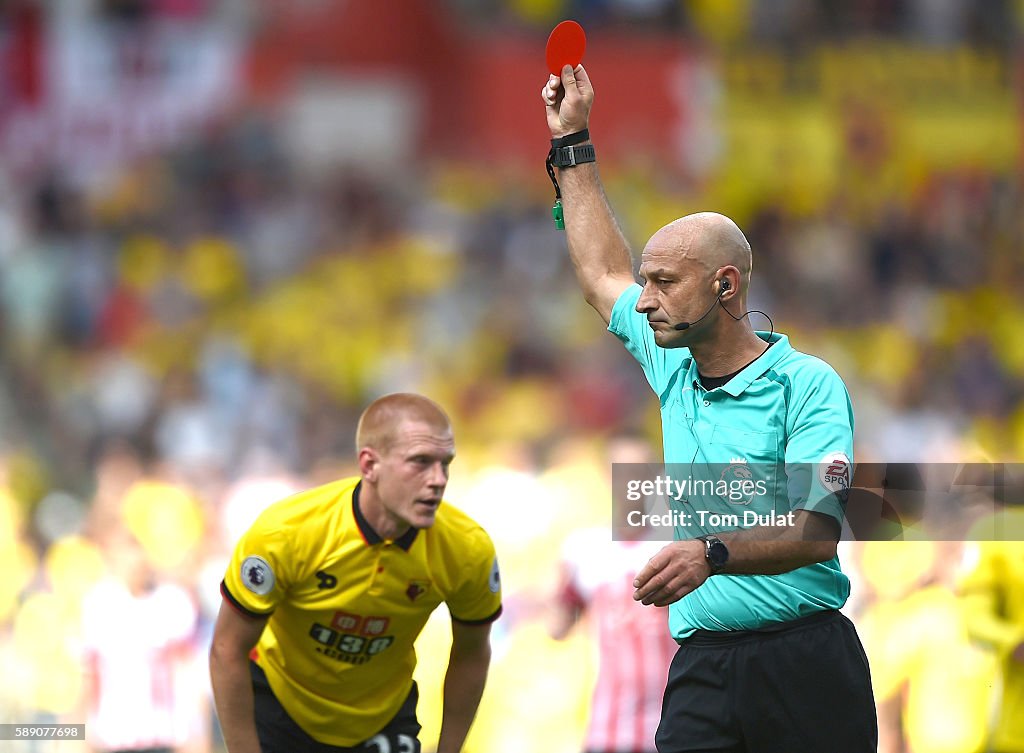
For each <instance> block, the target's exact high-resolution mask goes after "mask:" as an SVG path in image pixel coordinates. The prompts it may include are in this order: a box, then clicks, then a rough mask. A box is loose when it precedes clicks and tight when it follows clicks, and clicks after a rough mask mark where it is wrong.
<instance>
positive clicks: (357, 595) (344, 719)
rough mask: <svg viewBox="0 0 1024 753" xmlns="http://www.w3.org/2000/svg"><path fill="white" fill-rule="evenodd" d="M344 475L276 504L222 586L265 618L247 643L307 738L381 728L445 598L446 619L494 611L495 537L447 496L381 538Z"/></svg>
mask: <svg viewBox="0 0 1024 753" xmlns="http://www.w3.org/2000/svg"><path fill="white" fill-rule="evenodd" d="M359 489H360V485H359V479H358V478H348V479H342V480H340V481H336V482H333V483H330V484H327V485H324V486H320V487H317V488H315V489H311V490H309V491H305V492H301V493H299V494H297V495H295V496H293V497H289V498H288V499H285V500H283V501H281V502H278V503H276V504H274V505H271V506H270V507H269V508H268V509H267V510H266V511H264V512H263V514H261V515H260V516H259V518H258V519H257V520H256V522H255V523H254V524H253V526H252V527H251V528H250V529H249V531H248V532H247V533H246V534H245V535H244V536H243V537H242V538H241V540H240V541H239V542H238V545H237V547H236V548H235V551H234V554H233V556H232V559H231V564H230V565H229V566H228V571H227V574H226V575H225V577H224V581H223V582H222V584H221V591H222V593H223V595H224V598H226V599H227V600H228V601H229V602H230V603H231V604H232V605H233V606H234V607H235V608H236V609H238V610H240V611H241V612H242V613H244V614H246V615H250V616H253V617H269V621H268V622H267V627H266V629H265V630H264V631H263V634H262V636H261V637H260V640H259V642H258V643H257V645H256V648H255V649H254V659H255V660H256V662H257V663H258V664H259V665H260V667H262V668H263V671H264V672H266V674H267V679H268V680H269V682H270V687H271V689H272V690H273V691H274V695H275V696H276V697H277V699H278V700H279V701H280V703H281V705H282V706H283V707H284V709H285V710H286V711H287V712H288V714H289V715H290V716H291V717H292V718H293V719H294V720H295V721H296V723H298V725H299V726H300V727H302V729H304V730H305V731H306V732H307V733H308V734H309V735H310V736H311V737H313V738H314V739H316V740H319V741H321V742H323V743H326V744H328V745H337V746H352V745H356V744H358V743H360V742H363V741H364V740H367V739H369V738H370V737H372V736H373V735H375V734H376V733H377V732H379V731H380V730H381V729H382V728H383V727H384V726H385V725H386V724H387V723H388V722H389V721H390V720H391V719H392V717H394V715H395V714H396V713H397V712H398V710H399V708H400V707H401V705H402V702H403V701H404V700H405V698H406V696H407V695H408V694H409V691H410V690H411V689H412V674H413V669H414V667H415V666H416V653H415V651H414V649H413V642H414V641H415V640H416V637H417V636H418V635H419V633H420V631H421V630H422V629H423V626H424V624H425V623H426V621H427V618H428V617H429V616H430V613H431V612H433V611H434V609H435V608H436V607H437V606H438V605H439V604H440V603H441V602H445V603H446V604H447V605H448V609H449V611H450V612H451V615H452V618H453V619H455V620H457V621H460V622H465V623H478V624H484V623H487V622H490V621H492V620H495V619H497V617H498V616H499V615H500V614H501V579H500V576H499V572H498V562H497V558H496V556H495V551H494V544H493V543H492V542H491V539H490V537H489V536H488V535H487V533H486V532H485V531H484V530H483V528H481V527H480V526H479V525H477V524H476V523H475V522H474V521H473V520H472V519H471V518H470V517H469V516H468V515H466V514H465V513H463V512H461V511H460V510H458V509H456V508H454V507H452V506H450V505H449V504H447V503H444V502H442V504H441V506H440V507H439V508H438V511H437V516H436V518H435V521H434V524H433V525H432V526H431V527H429V528H423V529H416V528H413V529H410V530H409V531H408V532H406V533H405V534H404V535H403V536H401V537H400V538H398V539H395V540H393V541H392V540H384V539H381V537H380V536H379V535H377V533H376V532H375V531H374V530H373V529H372V528H371V527H370V525H369V523H368V522H367V521H366V519H365V518H364V517H363V515H362V513H361V511H360V509H359Z"/></svg>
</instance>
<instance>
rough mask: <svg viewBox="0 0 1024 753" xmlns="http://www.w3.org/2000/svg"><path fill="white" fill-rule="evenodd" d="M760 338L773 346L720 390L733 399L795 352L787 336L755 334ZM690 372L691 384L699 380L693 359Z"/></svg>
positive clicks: (764, 333) (688, 376) (688, 375)
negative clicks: (792, 351) (787, 355)
mask: <svg viewBox="0 0 1024 753" xmlns="http://www.w3.org/2000/svg"><path fill="white" fill-rule="evenodd" d="M754 334H756V335H757V336H758V337H760V338H761V339H762V340H764V341H765V342H766V343H771V344H772V346H771V347H770V348H768V349H767V350H765V352H764V353H762V354H761V355H760V356H759V357H757V358H755V359H754V360H753V361H752V362H750V363H749V364H747V366H746V368H744V369H743V370H742V371H741V372H740V373H739V374H737V375H736V376H734V377H733V378H732V379H730V380H729V381H728V382H726V383H725V384H723V385H722V386H721V387H719V388H718V389H720V390H723V391H724V392H727V393H728V394H730V395H732V396H733V397H739V396H740V395H742V394H743V393H744V392H745V391H746V389H747V387H749V386H750V385H751V384H753V383H754V381H755V380H756V379H757V378H758V377H761V376H762V375H764V373H765V372H766V371H768V370H769V369H770V368H771V367H772V366H774V365H775V364H777V363H778V362H779V361H780V360H782V358H783V356H785V355H786V354H787V353H789V352H790V351H791V350H793V347H792V346H791V345H790V344H789V338H788V337H786V335H783V334H779V333H778V332H776V333H775V334H769V333H767V332H759V331H758V332H755V333H754ZM689 370H690V372H691V373H689V374H687V378H688V379H689V380H690V382H691V383H692V382H694V381H696V380H698V375H697V363H696V361H694V360H693V359H692V358H691V359H690V368H689Z"/></svg>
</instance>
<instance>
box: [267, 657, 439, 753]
mask: <svg viewBox="0 0 1024 753" xmlns="http://www.w3.org/2000/svg"><path fill="white" fill-rule="evenodd" d="M249 668H250V670H251V672H252V690H253V697H254V701H255V708H254V711H255V716H256V735H257V736H258V737H259V739H260V750H261V751H262V753H297V752H298V751H302V753H420V741H419V739H418V735H419V733H420V724H419V722H418V721H416V702H417V700H418V699H419V693H418V691H417V689H416V683H413V684H412V690H410V691H409V695H408V696H407V697H406V699H405V702H404V703H403V704H402V708H400V709H399V710H398V713H397V714H395V716H394V718H393V719H392V720H391V721H390V722H388V723H387V724H386V725H385V726H384V729H382V730H381V731H380V732H378V733H377V734H376V735H374V736H373V737H371V738H370V739H369V740H366V741H365V742H362V743H360V744H359V745H356V746H353V747H351V748H342V747H338V746H337V745H327V744H326V743H322V742H319V741H318V740H314V739H313V738H312V737H310V736H309V735H308V734H306V732H305V730H303V729H302V728H301V727H300V726H299V725H298V724H297V723H296V722H295V720H294V719H292V718H291V717H290V716H289V715H288V712H287V711H285V710H284V707H283V706H281V703H280V702H279V701H278V700H277V697H276V696H275V695H274V693H273V692H272V691H271V690H270V683H269V682H268V681H267V675H266V674H265V673H264V671H263V670H262V669H261V668H260V667H259V665H258V664H256V663H255V662H249Z"/></svg>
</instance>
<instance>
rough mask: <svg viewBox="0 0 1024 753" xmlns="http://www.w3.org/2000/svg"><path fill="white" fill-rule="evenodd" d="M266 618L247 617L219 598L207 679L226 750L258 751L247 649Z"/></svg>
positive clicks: (249, 649)
mask: <svg viewBox="0 0 1024 753" xmlns="http://www.w3.org/2000/svg"><path fill="white" fill-rule="evenodd" d="M266 624H267V620H266V619H258V618H254V617H248V616H245V615H243V614H242V613H241V612H238V611H237V610H235V608H234V607H232V606H231V605H230V604H228V603H227V601H223V602H221V605H220V613H219V614H218V615H217V625H216V627H215V628H214V632H213V643H212V645H211V647H210V680H211V681H212V683H213V697H214V703H215V704H216V707H217V716H218V718H219V719H220V726H221V729H222V730H223V732H224V744H225V746H226V747H227V749H228V753H260V743H259V740H258V739H257V737H256V721H255V715H254V712H253V693H252V678H251V676H250V674H249V651H251V650H252V647H253V646H255V645H256V642H257V641H258V640H259V638H260V635H261V634H262V633H263V628H264V626H265V625H266Z"/></svg>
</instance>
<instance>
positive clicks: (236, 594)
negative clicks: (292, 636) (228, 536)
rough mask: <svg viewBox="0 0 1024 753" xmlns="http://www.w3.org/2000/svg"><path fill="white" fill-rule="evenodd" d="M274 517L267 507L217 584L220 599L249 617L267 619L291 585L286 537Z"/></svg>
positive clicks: (287, 539) (241, 540)
mask: <svg viewBox="0 0 1024 753" xmlns="http://www.w3.org/2000/svg"><path fill="white" fill-rule="evenodd" d="M276 517H277V516H275V515H274V507H271V508H270V509H268V510H266V511H264V513H263V514H262V515H260V517H259V518H257V519H256V522H255V523H253V525H252V527H251V528H250V529H249V530H248V531H246V533H245V535H243V536H242V538H241V539H240V540H239V542H238V545H237V546H236V547H235V551H234V553H233V554H232V556H231V563H230V564H229V565H228V569H227V573H225V575H224V580H223V582H222V583H221V593H222V595H223V596H224V598H225V599H227V600H228V601H229V602H230V603H231V605H232V606H234V607H235V608H236V609H238V610H239V611H240V612H242V613H243V614H247V615H249V616H251V617H267V616H269V615H270V614H271V613H272V612H273V611H274V610H275V609H276V608H277V605H278V604H279V603H280V602H281V601H282V600H283V599H284V597H285V595H286V594H287V592H288V587H289V583H290V582H291V581H292V577H291V573H290V571H289V564H290V563H291V562H292V561H293V560H294V557H290V556H289V540H290V537H289V536H288V535H287V532H286V530H283V529H282V526H281V525H280V521H278V520H277V519H276Z"/></svg>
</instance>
